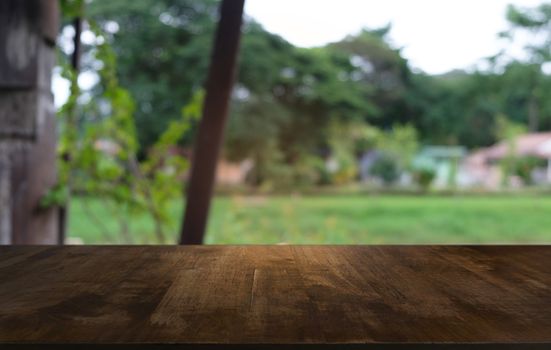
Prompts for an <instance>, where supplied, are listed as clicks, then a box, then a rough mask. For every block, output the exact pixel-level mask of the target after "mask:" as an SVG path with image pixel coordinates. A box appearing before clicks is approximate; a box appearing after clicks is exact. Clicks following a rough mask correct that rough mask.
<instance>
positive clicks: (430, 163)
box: [413, 146, 467, 188]
mask: <svg viewBox="0 0 551 350" xmlns="http://www.w3.org/2000/svg"><path fill="white" fill-rule="evenodd" d="M466 155H467V149H466V148H465V147H463V146H425V147H423V148H422V149H421V151H420V152H419V154H418V155H417V156H416V157H415V159H414V160H413V165H414V167H417V168H429V169H432V170H434V172H435V178H434V181H433V186H434V187H437V188H444V187H453V186H456V185H458V184H461V177H462V176H463V174H462V173H461V169H460V165H461V164H462V162H463V159H464V158H465V156H466Z"/></svg>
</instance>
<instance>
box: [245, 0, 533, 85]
mask: <svg viewBox="0 0 551 350" xmlns="http://www.w3.org/2000/svg"><path fill="white" fill-rule="evenodd" d="M541 2H543V1H542V0H246V2H245V3H246V5H245V6H246V9H245V11H246V13H247V14H248V15H250V16H251V17H253V18H255V19H256V20H257V21H258V22H260V23H261V24H262V25H263V26H264V27H265V29H267V30H268V31H270V32H273V33H277V34H279V35H281V36H282V37H284V38H285V39H287V40H288V41H290V42H291V43H293V44H295V45H297V46H304V47H311V46H320V45H323V44H325V43H328V42H332V41H337V40H340V39H342V38H343V37H345V36H346V35H348V34H352V33H356V32H358V31H359V30H361V28H363V27H368V28H376V27H381V26H383V25H385V24H386V23H388V22H391V23H392V30H391V32H390V38H391V39H392V41H393V44H394V45H395V47H403V51H402V53H403V55H404V56H405V57H406V58H407V59H409V61H410V64H411V65H412V66H413V67H417V68H420V69H422V70H424V71H425V72H427V73H431V74H439V73H444V72H447V71H449V70H452V69H455V68H468V67H472V66H473V65H474V64H476V62H477V61H478V60H479V59H480V58H484V57H488V56H491V55H494V54H496V53H497V52H498V51H499V50H500V48H502V47H503V45H504V43H503V42H501V41H499V40H498V39H497V33H499V32H500V31H502V30H504V29H506V28H507V23H506V20H505V11H506V8H507V4H509V3H512V4H515V5H519V6H527V7H531V6H535V5H538V4H540V3H541ZM517 50H518V49H517Z"/></svg>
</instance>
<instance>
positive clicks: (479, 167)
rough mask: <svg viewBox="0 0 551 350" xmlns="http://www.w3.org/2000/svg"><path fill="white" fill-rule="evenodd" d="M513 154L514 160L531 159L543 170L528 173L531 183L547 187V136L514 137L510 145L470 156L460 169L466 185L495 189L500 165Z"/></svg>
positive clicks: (550, 149)
mask: <svg viewBox="0 0 551 350" xmlns="http://www.w3.org/2000/svg"><path fill="white" fill-rule="evenodd" d="M511 154H513V155H514V156H516V157H534V158H537V159H540V160H541V161H542V163H543V164H545V166H539V167H536V168H535V169H534V171H533V172H532V174H531V175H532V180H533V182H534V183H537V184H542V183H551V132H539V133H530V134H524V135H520V136H518V137H517V138H516V139H515V140H514V142H513V143H510V142H506V141H502V142H499V143H497V144H495V145H493V146H491V147H488V148H483V149H480V150H478V151H476V152H473V153H471V154H470V155H469V156H468V157H467V158H466V159H465V162H464V163H463V165H462V170H463V171H464V173H465V174H467V175H468V176H467V177H466V180H467V181H466V182H465V184H466V185H470V186H476V185H478V186H482V187H487V188H498V187H499V185H500V183H501V169H500V165H499V163H500V161H501V160H503V159H504V158H506V157H508V156H510V155H511Z"/></svg>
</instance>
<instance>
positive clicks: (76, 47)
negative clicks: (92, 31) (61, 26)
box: [57, 17, 82, 245]
mask: <svg viewBox="0 0 551 350" xmlns="http://www.w3.org/2000/svg"><path fill="white" fill-rule="evenodd" d="M73 28H74V30H75V36H74V37H73V55H72V56H71V67H72V68H73V71H74V72H75V74H76V76H77V79H75V81H76V82H77V83H78V73H79V70H80V56H81V51H82V43H81V40H80V37H81V34H82V18H80V17H77V18H75V19H74V20H73ZM71 113H75V111H74V110H73V111H72V112H71ZM69 158H70V157H69V155H64V157H63V161H64V162H69V161H70V159H69ZM70 195H71V193H70V189H69V196H70ZM69 203H70V198H68V199H67V202H66V203H65V204H64V205H62V206H60V207H59V216H58V220H59V233H58V242H57V243H58V244H60V245H63V244H65V239H66V237H67V226H68V225H67V223H68V219H69Z"/></svg>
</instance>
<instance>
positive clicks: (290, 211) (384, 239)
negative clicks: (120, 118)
mask: <svg viewBox="0 0 551 350" xmlns="http://www.w3.org/2000/svg"><path fill="white" fill-rule="evenodd" d="M83 201H84V199H82V198H79V199H76V200H74V201H73V204H72V205H71V212H70V215H71V217H70V223H69V235H70V237H79V238H81V239H82V240H83V241H84V243H88V244H93V243H123V242H124V240H123V239H122V237H121V236H120V235H119V234H114V233H113V232H117V231H119V230H118V229H117V224H116V221H115V220H114V215H115V214H113V213H112V212H111V211H110V210H109V208H105V207H103V206H102V204H101V203H100V201H98V200H90V199H87V200H86V202H87V203H88V204H87V205H88V207H89V209H88V211H92V212H95V213H96V216H97V217H96V220H90V219H89V217H88V215H86V214H85V213H86V211H85V210H84V207H85V206H84V205H83V204H85V203H84V202H83ZM171 212H172V216H173V217H174V221H175V225H174V226H175V230H174V231H176V229H177V226H178V220H179V216H180V215H181V206H179V205H177V204H176V203H175V204H174V206H173V207H172V208H171ZM100 223H101V224H100ZM102 225H103V226H106V227H108V229H109V230H110V231H111V233H110V234H105V233H104V232H102V231H103V230H102V229H101V226H102ZM130 227H131V230H132V232H133V233H132V243H155V240H154V235H153V226H152V223H151V222H150V221H149V220H147V218H145V217H143V216H140V217H136V218H134V219H133V220H132V222H131V225H130ZM171 239H174V236H171ZM206 241H207V243H217V244H225V243H239V244H241V243H245V244H246V243H250V244H253V243H281V242H285V243H296V244H383V243H551V197H543V196H540V197H537V196H523V197H513V196H488V197H475V196H458V197H453V196H450V197H438V196H429V197H415V196H383V195H377V196H376V195H372V196H367V195H347V196H344V195H343V196H329V195H326V196H295V197H292V196H287V197H284V196H277V197H245V196H234V197H219V198H216V199H215V201H214V208H213V211H212V213H211V218H210V223H209V229H208V234H207V238H206ZM172 242H173V241H171V242H167V243H172Z"/></svg>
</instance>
